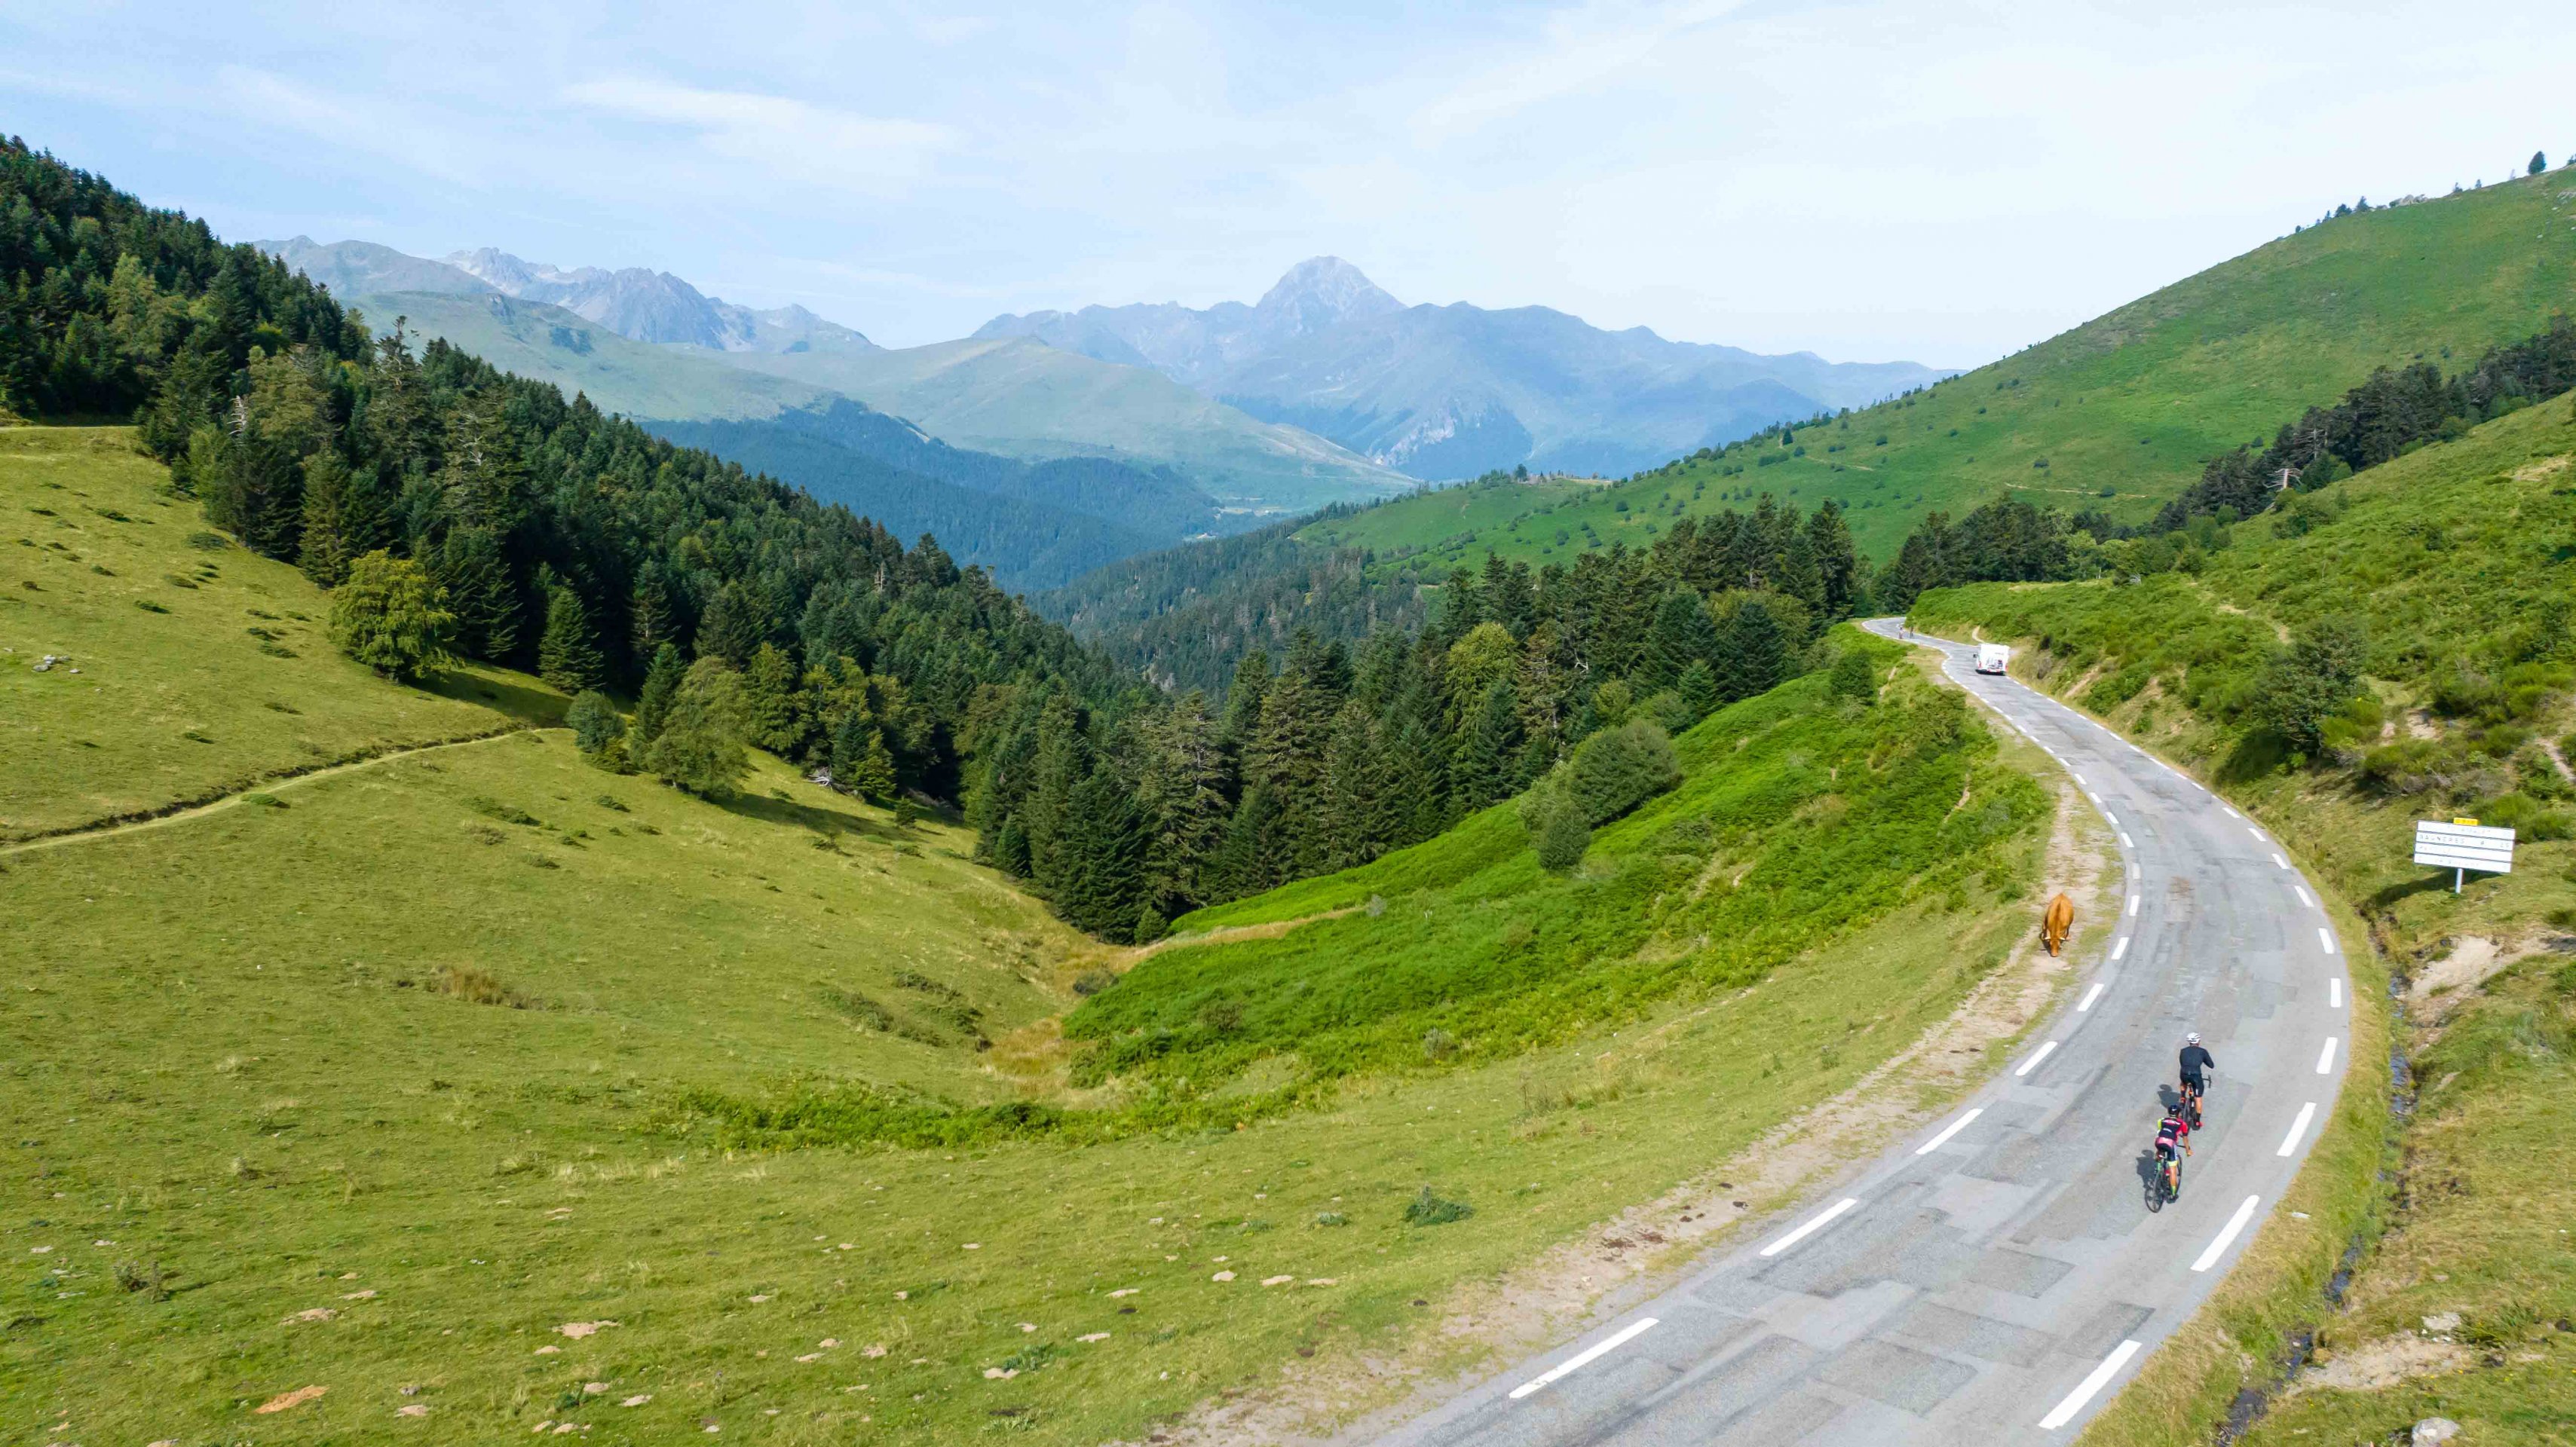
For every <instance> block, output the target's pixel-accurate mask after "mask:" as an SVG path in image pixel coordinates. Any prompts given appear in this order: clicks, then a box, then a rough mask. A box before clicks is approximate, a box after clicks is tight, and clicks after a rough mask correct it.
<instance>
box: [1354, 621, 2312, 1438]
mask: <svg viewBox="0 0 2576 1447" xmlns="http://www.w3.org/2000/svg"><path fill="white" fill-rule="evenodd" d="M1869 626H1870V627H1871V628H1872V629H1873V630H1874V631H1876V632H1879V633H1882V634H1886V635H1889V636H1895V635H1896V633H1897V624H1896V620H1894V619H1881V620H1878V621H1876V622H1874V623H1872V624H1870V625H1869ZM1918 641H1922V642H1924V643H1925V644H1926V646H1930V647H1935V648H1938V649H1939V650H1940V651H1941V652H1942V653H1943V654H1944V655H1945V657H1946V663H1945V669H1946V671H1947V673H1948V674H1949V676H1950V677H1951V678H1952V679H1953V680H1955V681H1956V682H1957V683H1958V684H1959V685H1960V686H1961V687H1962V688H1965V689H1966V690H1967V691H1968V692H1969V693H1970V694H1971V695H1972V696H1974V697H1975V698H1977V699H1978V700H1980V701H1981V702H1983V703H1985V704H1987V705H1988V706H1990V707H1991V708H1993V709H1994V710H1995V711H1996V712H1998V713H1999V714H2001V715H2002V717H2003V718H2005V719H2006V720H2008V721H2009V722H2011V723H2012V724H2013V725H2014V726H2015V727H2017V728H2019V729H2020V730H2021V731H2022V732H2023V733H2025V734H2027V735H2028V736H2029V737H2031V738H2032V739H2033V740H2035V741H2036V742H2037V743H2039V744H2040V746H2041V747H2043V748H2045V749H2047V750H2048V751H2049V752H2050V753H2051V754H2052V755H2053V756H2055V757H2056V758H2057V759H2058V760H2059V761H2060V762H2062V763H2063V764H2064V765H2065V766H2066V767H2067V768H2068V770H2069V771H2070V772H2071V773H2072V774H2073V775H2074V777H2075V779H2076V781H2077V782H2078V783H2079V784H2080V785H2081V786H2082V787H2083V789H2084V791H2085V793H2086V796H2087V797H2088V798H2090V799H2091V800H2092V801H2093V802H2094V804H2095V806H2096V807H2097V808H2099V809H2101V810H2102V812H2103V813H2104V815H2105V816H2106V817H2108V818H2109V820H2110V821H2111V824H2112V827H2113V828H2114V830H2115V831H2116V832H2117V833H2118V835H2119V838H2120V852H2121V855H2122V858H2123V861H2124V863H2125V864H2126V867H2127V887H2126V889H2125V890H2124V891H2123V893H2122V895H2121V897H2120V898H2119V901H2118V904H2119V907H2120V909H2121V917H2120V918H2119V920H2118V921H2117V923H2116V927H2115V929H2114V930H2113V932H2112V935H2111V944H2110V946H2109V947H2108V949H2106V950H2105V951H2103V953H2102V955H2101V957H2099V958H2096V959H2093V960H2090V961H2086V962H2082V963H2081V964H2080V965H2079V968H2081V969H2082V970H2083V972H2084V973H2083V974H2082V976H2081V977H2080V978H2079V979H2078V980H2077V982H2076V987H2075V989H2074V990H2073V991H2072V992H2070V996H2069V998H2068V1000H2067V1002H2066V1003H2065V1004H2064V1005H2063V1006H2062V1007H2061V1008H2060V1010H2059V1011H2058V1013H2057V1015H2056V1016H2055V1017H2054V1018H2052V1019H2050V1020H2049V1021H2048V1022H2047V1023H2046V1024H2045V1026H2044V1027H2043V1028H2042V1029H2041V1030H2039V1031H2037V1032H2035V1033H2034V1034H2033V1035H2032V1037H2031V1042H2030V1044H2029V1045H2028V1046H2027V1047H2026V1048H2025V1050H2024V1051H2023V1053H2022V1055H2021V1056H2020V1058H2019V1059H2018V1060H2016V1061H2015V1062H2014V1064H2013V1066H2012V1067H2011V1068H2010V1069H2009V1070H2008V1072H2007V1073H2005V1074H2004V1075H2002V1076H2001V1077H1999V1078H1998V1079H1996V1080H1995V1081H1993V1082H1992V1083H1990V1084H1989V1085H1987V1086H1986V1087H1985V1088H1984V1089H1982V1090H1980V1091H1978V1092H1977V1093H1976V1094H1974V1095H1973V1096H1971V1097H1970V1098H1969V1099H1967V1100H1966V1101H1964V1102H1962V1103H1961V1105H1960V1106H1959V1107H1958V1109H1957V1110H1956V1111H1954V1112H1953V1113H1952V1114H1950V1115H1948V1116H1946V1117H1944V1118H1943V1119H1942V1120H1940V1121H1938V1122H1935V1123H1934V1124H1933V1125H1931V1126H1928V1127H1926V1128H1925V1129H1924V1130H1923V1131H1922V1132H1920V1133H1919V1134H1918V1135H1916V1136H1915V1137H1914V1138H1912V1139H1909V1140H1906V1141H1904V1142H1901V1143H1899V1144H1898V1145H1896V1146H1894V1147H1892V1148H1890V1150H1889V1151H1888V1153H1887V1154H1886V1155H1884V1156H1882V1157H1881V1158H1879V1159H1878V1160H1876V1161H1874V1162H1871V1163H1869V1164H1867V1165H1866V1166H1863V1167H1861V1168H1859V1169H1858V1170H1856V1171H1854V1172H1852V1173H1850V1174H1849V1175H1848V1176H1847V1177H1846V1178H1845V1179H1844V1180H1843V1181H1842V1182H1841V1183H1840V1184H1839V1185H1837V1186H1835V1187H1834V1188H1833V1189H1830V1190H1827V1191H1825V1192H1823V1193H1822V1194H1821V1195H1819V1196H1818V1197H1816V1198H1815V1199H1814V1200H1811V1201H1808V1202H1805V1203H1803V1204H1801V1205H1800V1206H1798V1207H1797V1208H1795V1209H1794V1210H1792V1211H1790V1212H1788V1213H1786V1214H1784V1215H1783V1216H1782V1217H1781V1218H1780V1219H1779V1220H1778V1221H1777V1222H1775V1223H1772V1224H1770V1225H1768V1226H1766V1227H1763V1228H1761V1229H1759V1230H1757V1231H1754V1232H1750V1233H1748V1234H1746V1235H1745V1236H1743V1237H1740V1238H1738V1240H1737V1242H1736V1243H1735V1244H1734V1245H1733V1246H1731V1247H1729V1248H1727V1249H1726V1250H1724V1251H1723V1252H1721V1253H1719V1254H1716V1255H1713V1256H1712V1257H1711V1259H1710V1260H1709V1261H1708V1263H1707V1264H1706V1265H1705V1266H1704V1267H1702V1268H1701V1269H1700V1270H1699V1271H1698V1272H1697V1273H1696V1274H1695V1275H1693V1276H1692V1277H1691V1278H1690V1279H1689V1280H1687V1281H1686V1282H1684V1283H1683V1284H1682V1285H1680V1286H1677V1287H1675V1288H1673V1289H1672V1290H1670V1291H1668V1292H1666V1293H1665V1294H1663V1295H1662V1296H1660V1297H1658V1298H1656V1299H1655V1300H1653V1301H1650V1302H1647V1303H1645V1304H1643V1305H1641V1306H1639V1307H1636V1308H1635V1309H1633V1310H1630V1311H1627V1312H1623V1313H1621V1314H1620V1315H1619V1316H1617V1317H1615V1318H1612V1319H1610V1320H1608V1321H1606V1322H1604V1323H1602V1324H1601V1325H1600V1326H1598V1327H1597V1328H1596V1329H1594V1330H1593V1331H1591V1332H1589V1333H1587V1334H1586V1335H1585V1336H1583V1337H1582V1338H1580V1339H1578V1340H1576V1341H1573V1342H1570V1343H1567V1344H1566V1345H1564V1346H1562V1347H1560V1348H1558V1349H1556V1350H1554V1351H1552V1352H1549V1353H1546V1354H1545V1355H1543V1356H1540V1357H1537V1358H1534V1359H1532V1360H1530V1361H1527V1362H1524V1363H1521V1364H1519V1365H1517V1366H1515V1367H1513V1368H1512V1369H1511V1370H1509V1371H1507V1372H1504V1373H1502V1374H1500V1375H1498V1376H1496V1377H1495V1378H1493V1379H1492V1380H1490V1381H1488V1382H1485V1383H1484V1384H1482V1385H1480V1386H1478V1387H1476V1388H1474V1389H1472V1390H1470V1391H1468V1392H1467V1393H1466V1394H1464V1395H1463V1396H1460V1397H1458V1398H1456V1399H1454V1400H1452V1401H1450V1402H1448V1403H1446V1404H1444V1405H1443V1406H1442V1407H1440V1408H1439V1409H1437V1410H1435V1411H1432V1412H1430V1413H1428V1414H1426V1415H1424V1416H1421V1417H1418V1418H1416V1419H1414V1420H1412V1421H1410V1422H1407V1423H1405V1424H1403V1425H1402V1426H1400V1427H1398V1428H1395V1429H1394V1430H1392V1431H1389V1432H1387V1433H1385V1434H1383V1435H1382V1436H1381V1437H1380V1438H1379V1440H1380V1441H1382V1442H1385V1443H1388V1444H1404V1447H1414V1444H1420V1447H1433V1444H1463V1443H1476V1444H1479V1447H1495V1444H1504V1447H1559V1444H1576V1443H1618V1444H1623V1447H1625V1444H1635V1447H1649V1444H1665V1443H1674V1444H1679V1443H1692V1444H1699V1443H1745V1444H1753V1443H1760V1444H1764V1447H1781V1444H1787V1443H1792V1442H1800V1443H1833V1444H1854V1447H1858V1444H1870V1447H1877V1444H1885V1443H1976V1444H1979V1447H1989V1444H2001V1443H2014V1442H2060V1441H2065V1440H2069V1439H2071V1438H2072V1437H2073V1436H2074V1435H2075V1433H2076V1431H2077V1430H2078V1429H2079V1428H2081V1427H2082V1425H2083V1424H2084V1422H2085V1420H2086V1419H2087V1418H2088V1417H2089V1416H2090V1415H2091V1414H2092V1413H2093V1412H2094V1411H2096V1410H2099V1409H2100V1407H2101V1406H2102V1404H2103V1403H2104V1402H2107V1401H2108V1400H2109V1399H2110V1398H2111V1396H2112V1395H2113V1394H2114V1393H2115V1392H2116V1391H2117V1390H2118V1388H2119V1387H2120V1386H2121V1385H2122V1384H2123V1383H2125V1382H2126V1381H2127V1380H2128V1379H2129V1377H2130V1376H2131V1375H2133V1374H2134V1373H2135V1371H2136V1370H2137V1367H2138V1365H2139V1363H2140V1362H2141V1361H2142V1360H2143V1358H2144V1357H2145V1355H2146V1353H2147V1351H2148V1350H2149V1349H2151V1348H2153V1347H2154V1346H2155V1344H2156V1343H2157V1342H2158V1341H2160V1340H2161V1339H2162V1338H2163V1337H2164V1336H2165V1334H2166V1333H2168V1332H2170V1331H2172V1330H2173V1329H2174V1328H2175V1327H2176V1326H2178V1325H2180V1324H2181V1323H2182V1322H2183V1321H2185V1320H2187V1319H2188V1318H2189V1317H2190V1316H2191V1314H2192V1312H2193V1311H2194V1310H2195V1309H2197V1308H2198V1307H2199V1306H2200V1304H2201V1302H2202V1300H2203V1299H2204V1298H2206V1297H2207V1296H2208V1294H2209V1292H2210V1290H2211V1288H2213V1287H2214V1286H2216V1285H2217V1283H2218V1281H2219V1279H2220V1278H2221V1277H2222V1276H2223V1275H2225V1273H2226V1270H2227V1268H2228V1267H2229V1266H2230V1265H2232V1264H2233V1262H2234V1261H2235V1259H2236V1257H2237V1255H2238V1253H2240V1252H2241V1251H2242V1250H2243V1249H2244V1247H2245V1245H2246V1243H2247V1242H2249V1241H2251V1240H2252V1239H2253V1237H2254V1235H2255V1233H2256V1231H2257V1230H2259V1229H2260V1227H2261V1225H2262V1223H2263V1221H2264V1219H2265V1217H2266V1216H2267V1215H2268V1214H2269V1213H2270V1211H2271V1210H2272V1206H2273V1203H2274V1202H2275V1201H2277V1200H2279V1199H2280V1197H2281V1195H2282V1192H2283V1190H2284V1189H2285V1188H2286V1187H2287V1186H2288V1185H2289V1184H2290V1180H2291V1178H2292V1177H2293V1176H2294V1175H2295V1174H2296V1173H2297V1171H2298V1168H2299V1165H2300V1163H2301V1162H2302V1161H2303V1160H2304V1159H2305V1158H2306V1155H2307V1151H2308V1147H2309V1145H2310V1143H2311V1142H2312V1141H2314V1139H2315V1138H2316V1132H2317V1129H2318V1124H2319V1122H2321V1121H2323V1120H2324V1119H2325V1118H2326V1117H2327V1116H2328V1115H2330V1114H2331V1112H2332V1110H2333V1108H2334V1100H2335V1094H2336V1092H2337V1091H2338V1090H2339V1089H2340V1088H2341V1086H2342V1083H2343V1073H2344V1069H2345V1064H2346V1055H2347V1053H2348V1052H2347V1051H2345V1050H2344V1049H2343V1044H2344V1038H2345V1036H2346V1034H2347V1030H2346V1023H2347V1013H2346V1012H2347V1009H2348V1007H2349V1004H2350V1001H2349V999H2348V998H2347V996H2348V993H2349V985H2348V983H2347V981H2346V979H2345V977H2344V967H2343V966H2344V962H2343V959H2342V956H2341V954H2340V953H2339V946H2338V945H2337V944H2336V942H2335V938H2334V935H2333V933H2332V930H2331V927H2330V926H2329V924H2328V921H2327V919H2326V916H2325V914H2324V912H2323V911H2322V910H2321V909H2319V908H2318V905H2317V899H2316V895H2315V892H2314V891H2313V890H2311V889H2310V888H2308V886H2307V884H2306V882H2305V881H2304V880H2302V879H2301V878H2300V877H2299V874H2298V872H2297V871H2296V870H2294V869H2292V868H2291V867H2290V866H2289V864H2288V863H2287V861H2286V860H2285V859H2284V858H2283V857H2282V856H2281V855H2280V853H2279V852H2278V850H2277V848H2276V846H2274V845H2273V843H2272V842H2271V841H2270V840H2269V839H2268V838H2267V837H2266V836H2265V835H2264V834H2263V832H2262V831H2261V830H2260V829H2258V828H2256V827H2255V826H2254V825H2253V824H2251V823H2250V822H2249V821H2247V820H2246V819H2245V818H2244V817H2243V816H2241V815H2239V814H2238V813H2237V812H2236V811H2235V810H2233V809H2231V808H2229V807H2228V806H2227V805H2225V804H2224V803H2223V802H2221V801H2220V800H2219V799H2218V798H2216V797H2215V796H2213V795H2212V794H2210V793H2209V792H2208V791H2207V790H2205V789H2203V788H2202V787H2201V786H2200V785H2198V784H2197V783H2194V782H2193V781H2191V780H2190V779H2188V778H2186V777H2184V776H2183V775H2181V774H2179V773H2177V772H2175V771H2173V770H2172V769H2169V768H2167V767H2166V766H2164V765H2163V764H2161V763H2159V762H2157V761H2156V760H2154V759H2152V758H2150V757H2148V756H2147V755H2146V754H2144V753H2142V752H2140V751H2139V750H2137V749H2136V748H2133V747H2132V746H2130V745H2129V744H2128V743H2127V742H2125V741H2124V740H2122V739H2120V738H2118V737H2117V736H2115V735H2114V734H2112V733H2111V732H2110V731H2108V730H2106V729H2104V728H2102V727H2100V726H2099V725H2097V724H2094V723H2093V722H2091V721H2090V720H2088V719H2086V718H2084V717H2083V716H2082V715H2080V714H2078V713H2076V712H2075V711H2073V710H2072V709H2069V708H2067V707H2065V706H2063V705H2061V704H2059V703H2057V702H2056V701H2055V700H2053V699H2050V698H2048V697H2046V696H2044V695H2042V694H2040V693H2038V692H2036V691H2034V690H2032V689H2030V688H2027V687H2025V686H2023V685H2022V684H2020V683H2017V682H2014V681H2012V680H2010V679H2008V678H2001V677H1992V676H1984V675H1979V674H1977V673H1975V672H1974V671H1973V654H1974V650H1973V649H1972V648H1969V647H1967V646H1965V645H1961V644H1955V643H1946V642H1939V641H1935V640H1918ZM2190 1030H2198V1031H2199V1032H2200V1033H2201V1036H2202V1039H2203V1040H2204V1042H2206V1043H2207V1044H2208V1046H2209V1048H2210V1050H2211V1051H2212V1052H2213V1053H2214V1054H2215V1055H2216V1056H2217V1059H2218V1069H2217V1072H2216V1074H2215V1076H2214V1077H2213V1078H2212V1080H2211V1083H2210V1090H2209V1098H2208V1101H2207V1105H2206V1125H2205V1129H2204V1131H2203V1132H2202V1133H2201V1134H2200V1135H2199V1137H2198V1139H2197V1140H2196V1142H2195V1145H2196V1149H2197V1154H2196V1155H2195V1156H2194V1158H2193V1159H2191V1160H2190V1161H2188V1162H2187V1163H2186V1164H2185V1167H2184V1172H2183V1195H2182V1199H2181V1200H2180V1201H2178V1202H2175V1203H2173V1204H2170V1205H2168V1206H2166V1207H2165V1208H2164V1210H2163V1211H2162V1212H2161V1213H2150V1212H2149V1211H2148V1210H2147V1207H2146V1186H2147V1182H2148V1180H2149V1179H2150V1176H2151V1174H2152V1166H2151V1164H2150V1163H2149V1156H2150V1146H2151V1144H2152V1141H2153V1138H2154V1134H2155V1122H2156V1119H2157V1117H2158V1114H2159V1112H2160V1110H2161V1105H2162V1101H2163V1100H2164V1099H2165V1098H2167V1097H2166V1092H2169V1091H2170V1090H2171V1088H2172V1082H2173V1080H2174V1076H2175V1055H2176V1052H2177V1051H2178V1050H2179V1049H2180V1048H2181V1046H2182V1040H2183V1035H2184V1033H2185V1032H2186V1031H2190Z"/></svg>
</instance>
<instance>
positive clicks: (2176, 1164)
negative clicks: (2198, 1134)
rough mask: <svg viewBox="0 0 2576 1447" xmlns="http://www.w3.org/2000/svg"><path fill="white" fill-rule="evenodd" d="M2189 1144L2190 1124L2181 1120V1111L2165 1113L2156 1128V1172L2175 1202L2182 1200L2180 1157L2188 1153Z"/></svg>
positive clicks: (2178, 1109) (2177, 1109) (2174, 1110)
mask: <svg viewBox="0 0 2576 1447" xmlns="http://www.w3.org/2000/svg"><path fill="white" fill-rule="evenodd" d="M2190 1142H2191V1122H2189V1121H2187V1120H2184V1119H2183V1118H2182V1111H2181V1109H2180V1108H2179V1107H2177V1108H2176V1109H2173V1110H2169V1111H2166V1112H2165V1118H2164V1119H2163V1120H2162V1121H2161V1122H2159V1123H2158V1124H2157V1126H2156V1172H2157V1174H2158V1175H2160V1176H2162V1177H2163V1178H2164V1182H2165V1193H2166V1194H2167V1195H2169V1196H2171V1197H2173V1198H2174V1199H2175V1200H2180V1199H2182V1157H2183V1156H2184V1155H2186V1154H2188V1153H2189V1152H2190V1150H2191V1144H2190Z"/></svg>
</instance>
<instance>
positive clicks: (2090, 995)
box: [2075, 980, 2105, 1015]
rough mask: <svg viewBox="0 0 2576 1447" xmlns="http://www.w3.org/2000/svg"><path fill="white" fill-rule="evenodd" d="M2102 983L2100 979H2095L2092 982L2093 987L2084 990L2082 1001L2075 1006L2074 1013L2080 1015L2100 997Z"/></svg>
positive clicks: (2090, 1007)
mask: <svg viewBox="0 0 2576 1447" xmlns="http://www.w3.org/2000/svg"><path fill="white" fill-rule="evenodd" d="M2104 983H2105V982H2104V981H2101V980H2095V981H2094V982H2093V988H2092V989H2089V990H2087V991H2085V992H2084V1003H2083V1004H2081V1005H2078V1006H2076V1007H2075V1013H2076V1014H2078V1015H2081V1014H2083V1013H2084V1012H2085V1011H2087V1010H2090V1009H2092V1008H2093V1002H2094V1001H2096V1000H2099V999H2101V998H2102V986H2103V984H2104Z"/></svg>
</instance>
